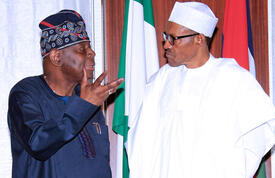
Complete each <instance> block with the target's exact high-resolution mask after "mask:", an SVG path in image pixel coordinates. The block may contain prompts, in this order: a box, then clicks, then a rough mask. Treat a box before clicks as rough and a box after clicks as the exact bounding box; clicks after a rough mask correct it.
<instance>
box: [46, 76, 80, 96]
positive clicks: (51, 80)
mask: <svg viewBox="0 0 275 178" xmlns="http://www.w3.org/2000/svg"><path fill="white" fill-rule="evenodd" d="M43 77H44V79H45V81H46V83H47V84H48V86H49V87H50V88H51V89H52V91H53V92H54V93H55V94H57V95H60V96H72V94H73V92H74V88H75V86H76V85H77V83H72V82H69V81H66V80H64V79H59V78H58V77H57V76H56V75H55V76H54V77H53V76H52V75H49V74H43Z"/></svg>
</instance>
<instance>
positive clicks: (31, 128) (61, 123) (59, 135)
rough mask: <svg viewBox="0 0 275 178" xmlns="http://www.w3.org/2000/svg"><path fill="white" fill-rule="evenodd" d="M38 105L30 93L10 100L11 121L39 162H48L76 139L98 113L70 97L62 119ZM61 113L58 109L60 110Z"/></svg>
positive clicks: (20, 139)
mask: <svg viewBox="0 0 275 178" xmlns="http://www.w3.org/2000/svg"><path fill="white" fill-rule="evenodd" d="M38 102H42V101H37V99H35V98H34V97H32V96H31V95H30V94H28V93H27V92H22V91H20V92H13V93H12V94H11V95H10V98H9V111H8V122H9V126H10V130H11V134H13V135H14V136H15V137H16V138H17V140H18V141H19V142H20V144H21V145H23V147H24V148H25V149H26V150H27V151H28V153H29V154H31V155H32V156H33V157H34V158H36V159H38V160H42V161H43V160H47V159H48V158H50V157H51V155H53V154H54V153H55V152H57V151H58V149H60V148H61V147H62V145H64V144H66V143H67V142H68V141H70V140H71V139H73V138H74V137H75V136H76V135H77V134H78V132H79V131H80V130H81V128H82V127H83V126H84V125H85V123H86V122H87V121H88V120H89V119H90V118H91V117H92V116H93V115H94V114H95V113H96V112H97V111H98V109H99V107H97V106H94V105H92V104H90V103H88V102H86V101H85V100H83V99H81V98H80V97H78V96H76V95H74V96H72V97H70V99H69V102H68V104H67V105H66V108H65V110H64V111H50V110H49V111H48V112H62V113H60V114H59V115H60V117H59V118H49V117H51V116H52V115H51V114H45V113H43V112H45V110H42V109H41V108H40V107H41V105H39V103H38ZM56 110H58V108H56Z"/></svg>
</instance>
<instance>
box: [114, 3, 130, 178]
mask: <svg viewBox="0 0 275 178" xmlns="http://www.w3.org/2000/svg"><path fill="white" fill-rule="evenodd" d="M128 12H129V0H125V14H124V24H123V36H122V44H121V51H120V58H119V70H118V78H125V63H126V62H125V59H126V42H127V26H128ZM117 93H118V94H117V96H116V101H115V109H114V118H113V131H114V132H115V133H117V134H119V135H121V136H123V143H125V142H126V140H127V135H128V117H127V116H125V82H123V83H122V84H121V85H120V86H119V87H118V89H117ZM122 175H123V178H129V166H128V158H127V154H126V150H125V147H124V146H123V165H122Z"/></svg>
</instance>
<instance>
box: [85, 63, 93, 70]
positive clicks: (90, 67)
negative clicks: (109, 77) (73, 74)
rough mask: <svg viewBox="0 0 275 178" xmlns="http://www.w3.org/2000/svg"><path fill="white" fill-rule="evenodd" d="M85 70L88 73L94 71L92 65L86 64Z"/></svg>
mask: <svg viewBox="0 0 275 178" xmlns="http://www.w3.org/2000/svg"><path fill="white" fill-rule="evenodd" d="M85 68H86V69H87V70H89V71H94V70H95V66H94V65H88V64H85Z"/></svg>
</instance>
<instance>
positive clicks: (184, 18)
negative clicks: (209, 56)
mask: <svg viewBox="0 0 275 178" xmlns="http://www.w3.org/2000/svg"><path fill="white" fill-rule="evenodd" d="M168 21H170V22H174V23H177V24H179V25H182V26H184V27H186V28H189V29H190V30H193V31H195V32H198V33H202V34H204V35H205V36H207V37H212V34H213V32H214V30H215V27H216V24H217V22H218V18H216V16H215V15H214V13H213V12H212V11H211V9H210V8H209V7H208V6H207V5H206V4H203V3H200V2H176V3H175V5H174V7H173V10H172V12H171V15H170V17H169V20H168Z"/></svg>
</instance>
